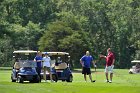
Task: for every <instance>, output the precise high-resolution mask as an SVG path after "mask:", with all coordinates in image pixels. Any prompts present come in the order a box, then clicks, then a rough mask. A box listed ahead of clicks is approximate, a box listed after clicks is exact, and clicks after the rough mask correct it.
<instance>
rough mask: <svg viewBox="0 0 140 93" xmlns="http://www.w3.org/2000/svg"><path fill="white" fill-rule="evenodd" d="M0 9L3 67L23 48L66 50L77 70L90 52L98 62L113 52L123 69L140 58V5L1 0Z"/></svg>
mask: <svg viewBox="0 0 140 93" xmlns="http://www.w3.org/2000/svg"><path fill="white" fill-rule="evenodd" d="M0 10H1V11H0V55H1V56H0V59H1V60H0V63H3V66H4V65H5V66H9V65H10V64H11V63H8V62H7V61H11V60H12V59H11V56H12V51H13V50H18V49H33V50H41V51H66V52H69V53H70V55H71V56H72V57H71V58H72V60H73V64H74V66H75V67H77V66H78V64H79V59H80V57H81V56H82V55H84V52H85V51H86V50H89V51H91V54H92V55H94V56H95V58H96V59H98V55H99V53H100V52H102V53H103V54H106V49H107V48H108V47H111V48H112V49H113V51H114V53H115V57H116V62H115V64H116V66H117V67H119V68H126V67H130V65H131V64H130V62H131V60H133V59H139V52H138V51H139V49H140V37H139V36H140V1H139V0H1V1H0ZM4 48H5V49H4ZM6 55H7V56H6ZM98 64H99V66H101V65H102V64H103V63H102V62H98Z"/></svg>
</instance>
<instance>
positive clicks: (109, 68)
mask: <svg viewBox="0 0 140 93" xmlns="http://www.w3.org/2000/svg"><path fill="white" fill-rule="evenodd" d="M113 68H114V65H112V66H108V67H107V66H106V67H105V73H108V72H110V73H113Z"/></svg>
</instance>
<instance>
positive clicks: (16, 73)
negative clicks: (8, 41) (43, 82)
mask: <svg viewBox="0 0 140 93" xmlns="http://www.w3.org/2000/svg"><path fill="white" fill-rule="evenodd" d="M36 53H37V51H32V50H18V51H14V52H13V54H14V56H13V57H14V59H15V63H14V66H13V69H12V74H11V80H12V82H16V81H17V82H19V83H23V82H24V81H29V82H32V83H39V80H40V79H39V76H38V74H37V72H36V69H35V67H36V62H34V61H33V59H34V57H35V54H36Z"/></svg>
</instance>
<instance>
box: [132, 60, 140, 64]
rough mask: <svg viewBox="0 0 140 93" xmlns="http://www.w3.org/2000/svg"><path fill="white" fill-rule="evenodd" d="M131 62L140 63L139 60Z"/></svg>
mask: <svg viewBox="0 0 140 93" xmlns="http://www.w3.org/2000/svg"><path fill="white" fill-rule="evenodd" d="M131 63H140V60H133V61H131Z"/></svg>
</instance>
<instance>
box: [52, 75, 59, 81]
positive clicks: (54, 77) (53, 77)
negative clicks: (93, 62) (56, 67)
mask: <svg viewBox="0 0 140 93" xmlns="http://www.w3.org/2000/svg"><path fill="white" fill-rule="evenodd" d="M52 79H53V80H54V81H55V82H57V81H58V79H57V76H56V75H55V74H52Z"/></svg>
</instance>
